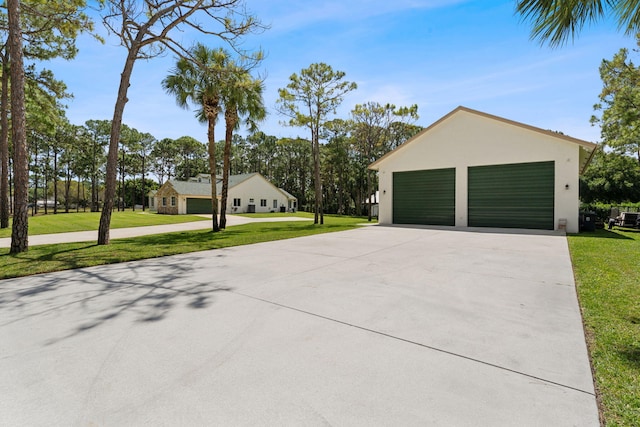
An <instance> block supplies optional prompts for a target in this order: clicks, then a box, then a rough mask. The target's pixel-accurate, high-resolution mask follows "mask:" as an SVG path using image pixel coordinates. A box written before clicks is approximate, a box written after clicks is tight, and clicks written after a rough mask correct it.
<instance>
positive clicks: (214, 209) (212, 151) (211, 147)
mask: <svg viewBox="0 0 640 427" xmlns="http://www.w3.org/2000/svg"><path fill="white" fill-rule="evenodd" d="M216 115H217V114H215V115H213V117H211V115H209V120H208V126H207V137H208V139H209V144H208V146H207V151H208V152H209V170H210V173H211V221H212V223H211V229H212V231H213V232H214V233H215V232H218V231H220V227H219V225H218V194H217V193H218V192H217V190H216V142H215V137H214V130H215V126H216Z"/></svg>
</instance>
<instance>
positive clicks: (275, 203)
mask: <svg viewBox="0 0 640 427" xmlns="http://www.w3.org/2000/svg"><path fill="white" fill-rule="evenodd" d="M273 209H278V201H277V200H275V199H273Z"/></svg>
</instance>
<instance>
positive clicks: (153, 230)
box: [0, 215, 310, 248]
mask: <svg viewBox="0 0 640 427" xmlns="http://www.w3.org/2000/svg"><path fill="white" fill-rule="evenodd" d="M202 216H208V217H209V218H211V215H202ZM282 221H310V219H308V218H300V217H293V216H292V217H273V218H268V217H256V218H250V217H244V216H239V215H227V226H228V227H232V226H234V225H242V224H250V223H252V222H282ZM207 228H211V223H210V222H208V221H193V222H183V223H179V224H164V225H149V226H145V227H129V228H112V229H111V230H109V237H110V238H111V239H124V238H128V237H136V236H147V235H150V234H164V233H173V232H177V231H194V230H206V229H207ZM93 240H95V241H97V240H98V231H97V230H92V231H75V232H70V233H52V234H36V235H33V236H29V245H30V246H35V245H49V244H57V243H74V242H91V241H93ZM9 247H11V238H10V237H4V238H1V239H0V248H9Z"/></svg>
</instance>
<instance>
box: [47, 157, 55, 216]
mask: <svg viewBox="0 0 640 427" xmlns="http://www.w3.org/2000/svg"><path fill="white" fill-rule="evenodd" d="M45 203H46V202H45ZM57 213H58V151H56V150H55V149H54V150H53V214H54V215H56V214H57Z"/></svg>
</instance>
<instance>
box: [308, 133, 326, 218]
mask: <svg viewBox="0 0 640 427" xmlns="http://www.w3.org/2000/svg"><path fill="white" fill-rule="evenodd" d="M318 139H319V136H318V130H317V129H315V130H314V132H313V133H312V135H311V144H312V150H311V151H312V152H313V181H314V183H313V184H314V192H315V195H316V197H315V202H314V208H315V209H314V220H313V223H314V224H318V223H320V224H324V215H323V213H322V183H321V181H320V141H319V140H318Z"/></svg>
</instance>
